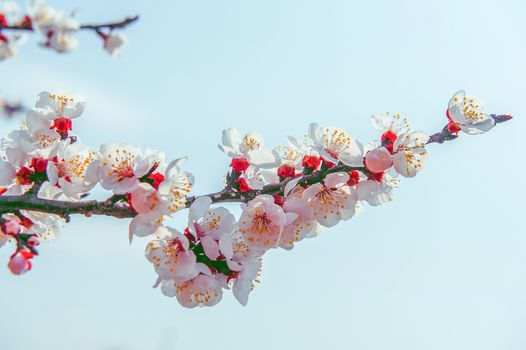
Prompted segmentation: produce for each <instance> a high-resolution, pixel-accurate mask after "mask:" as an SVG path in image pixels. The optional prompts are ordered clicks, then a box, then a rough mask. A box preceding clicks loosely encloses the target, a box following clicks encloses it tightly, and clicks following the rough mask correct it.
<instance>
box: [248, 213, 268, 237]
mask: <svg viewBox="0 0 526 350" xmlns="http://www.w3.org/2000/svg"><path fill="white" fill-rule="evenodd" d="M271 225H272V220H271V219H270V218H269V217H268V215H267V213H256V215H254V218H253V219H252V231H253V232H258V233H263V232H265V231H268V230H269V228H270V226H271Z"/></svg>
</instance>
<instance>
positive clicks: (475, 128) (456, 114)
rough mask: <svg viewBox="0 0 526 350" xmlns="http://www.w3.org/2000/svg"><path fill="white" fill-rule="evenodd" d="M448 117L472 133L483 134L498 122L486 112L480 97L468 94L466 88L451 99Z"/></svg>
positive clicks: (468, 132)
mask: <svg viewBox="0 0 526 350" xmlns="http://www.w3.org/2000/svg"><path fill="white" fill-rule="evenodd" d="M447 117H448V119H449V120H450V121H451V122H453V123H455V124H456V125H458V126H459V127H460V128H461V129H462V131H464V132H465V133H467V134H471V135H476V134H483V133H485V132H487V131H489V130H491V129H492V128H493V127H494V126H495V124H496V122H495V120H494V119H493V117H492V116H491V115H489V114H486V113H485V112H484V106H483V103H482V101H481V100H480V99H479V98H478V97H474V96H468V95H466V92H465V91H464V90H460V91H457V92H456V93H455V95H453V97H452V98H451V100H450V101H449V105H448V108H447Z"/></svg>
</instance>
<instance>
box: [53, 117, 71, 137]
mask: <svg viewBox="0 0 526 350" xmlns="http://www.w3.org/2000/svg"><path fill="white" fill-rule="evenodd" d="M53 128H55V129H56V130H57V132H58V133H59V135H60V136H61V137H62V139H65V138H66V137H68V131H70V130H71V129H72V123H71V119H67V118H63V117H62V118H57V119H55V120H53V123H52V124H51V129H53Z"/></svg>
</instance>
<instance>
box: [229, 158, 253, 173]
mask: <svg viewBox="0 0 526 350" xmlns="http://www.w3.org/2000/svg"><path fill="white" fill-rule="evenodd" d="M249 165H250V164H249V162H248V160H246V158H232V161H231V162H230V166H231V167H232V168H233V169H234V170H235V171H236V172H237V173H238V174H241V173H244V172H245V170H247V169H248V167H249Z"/></svg>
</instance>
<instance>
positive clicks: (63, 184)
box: [47, 140, 98, 200]
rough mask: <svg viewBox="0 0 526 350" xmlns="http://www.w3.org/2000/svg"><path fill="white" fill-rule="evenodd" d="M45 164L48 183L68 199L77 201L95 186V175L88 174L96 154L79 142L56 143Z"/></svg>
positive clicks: (65, 141) (93, 173) (92, 173)
mask: <svg viewBox="0 0 526 350" xmlns="http://www.w3.org/2000/svg"><path fill="white" fill-rule="evenodd" d="M49 157H50V158H51V160H50V161H48V162H47V177H48V180H49V182H50V183H51V184H52V185H53V186H55V187H56V189H57V192H58V193H62V194H63V195H65V196H66V197H67V198H69V199H73V200H79V199H80V198H81V195H82V194H83V193H86V192H87V191H89V190H91V189H92V188H93V187H94V186H95V185H96V184H97V180H98V179H97V176H96V175H97V174H96V173H95V172H94V171H93V169H92V171H90V172H88V169H89V167H90V165H91V163H92V162H93V161H94V160H95V157H96V154H95V152H94V151H91V150H90V148H89V147H88V146H86V145H83V144H82V143H80V142H75V143H71V142H70V141H69V140H63V141H58V142H56V143H55V145H54V146H53V147H52V148H51V151H50V154H49Z"/></svg>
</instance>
